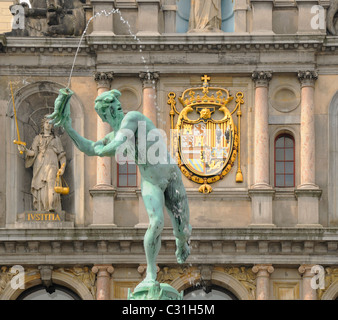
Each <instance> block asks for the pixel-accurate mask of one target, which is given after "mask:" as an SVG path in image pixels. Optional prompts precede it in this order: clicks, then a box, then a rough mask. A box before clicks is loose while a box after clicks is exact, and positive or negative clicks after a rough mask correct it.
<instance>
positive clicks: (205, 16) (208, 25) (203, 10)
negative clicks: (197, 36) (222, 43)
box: [188, 0, 222, 32]
mask: <svg viewBox="0 0 338 320" xmlns="http://www.w3.org/2000/svg"><path fill="white" fill-rule="evenodd" d="M221 25H222V14H221V0H208V1H205V0H191V6H190V18H189V31H188V32H221Z"/></svg>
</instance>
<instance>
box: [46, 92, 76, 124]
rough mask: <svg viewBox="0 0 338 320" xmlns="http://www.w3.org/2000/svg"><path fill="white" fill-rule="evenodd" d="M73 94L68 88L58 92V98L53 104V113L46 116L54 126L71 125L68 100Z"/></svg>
mask: <svg viewBox="0 0 338 320" xmlns="http://www.w3.org/2000/svg"><path fill="white" fill-rule="evenodd" d="M73 94H74V92H73V91H72V90H70V89H68V88H65V89H60V90H59V96H58V97H57V98H56V100H55V103H54V112H53V113H52V114H51V115H48V116H47V117H48V119H51V120H50V123H52V124H53V125H54V126H56V127H60V126H62V127H65V125H66V124H71V121H72V120H71V118H70V98H71V96H72V95H73Z"/></svg>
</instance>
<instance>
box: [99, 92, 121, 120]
mask: <svg viewBox="0 0 338 320" xmlns="http://www.w3.org/2000/svg"><path fill="white" fill-rule="evenodd" d="M120 96H121V93H120V91H118V90H115V89H114V90H111V91H106V92H104V93H102V94H100V95H99V96H98V97H97V98H96V99H95V110H96V112H97V114H98V115H99V117H100V118H101V119H102V121H103V122H108V123H110V124H111V125H112V124H113V123H112V122H114V123H115V122H116V121H122V119H123V116H124V114H123V110H122V108H121V103H120V100H119V98H120Z"/></svg>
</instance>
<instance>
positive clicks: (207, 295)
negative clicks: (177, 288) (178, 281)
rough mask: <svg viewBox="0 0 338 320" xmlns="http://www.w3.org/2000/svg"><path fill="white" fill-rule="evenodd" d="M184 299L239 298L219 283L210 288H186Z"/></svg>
mask: <svg viewBox="0 0 338 320" xmlns="http://www.w3.org/2000/svg"><path fill="white" fill-rule="evenodd" d="M183 299H184V300H238V298H237V297H236V296H235V295H234V294H233V293H232V292H230V291H229V290H227V289H225V288H222V287H220V286H217V285H211V286H210V287H208V288H203V287H202V286H200V285H198V286H194V287H190V288H188V289H186V290H184V298H183Z"/></svg>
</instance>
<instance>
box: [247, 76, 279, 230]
mask: <svg viewBox="0 0 338 320" xmlns="http://www.w3.org/2000/svg"><path fill="white" fill-rule="evenodd" d="M271 78H272V74H271V72H266V71H255V72H254V73H253V74H252V80H253V81H254V82H255V130H254V132H255V140H254V147H255V150H254V175H255V178H254V185H253V186H252V187H251V189H250V190H249V195H250V197H251V201H252V221H251V226H265V227H274V226H275V225H274V224H273V220H272V198H273V196H274V190H273V189H272V187H271V185H270V175H269V166H270V150H269V107H268V86H269V81H270V80H271Z"/></svg>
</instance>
